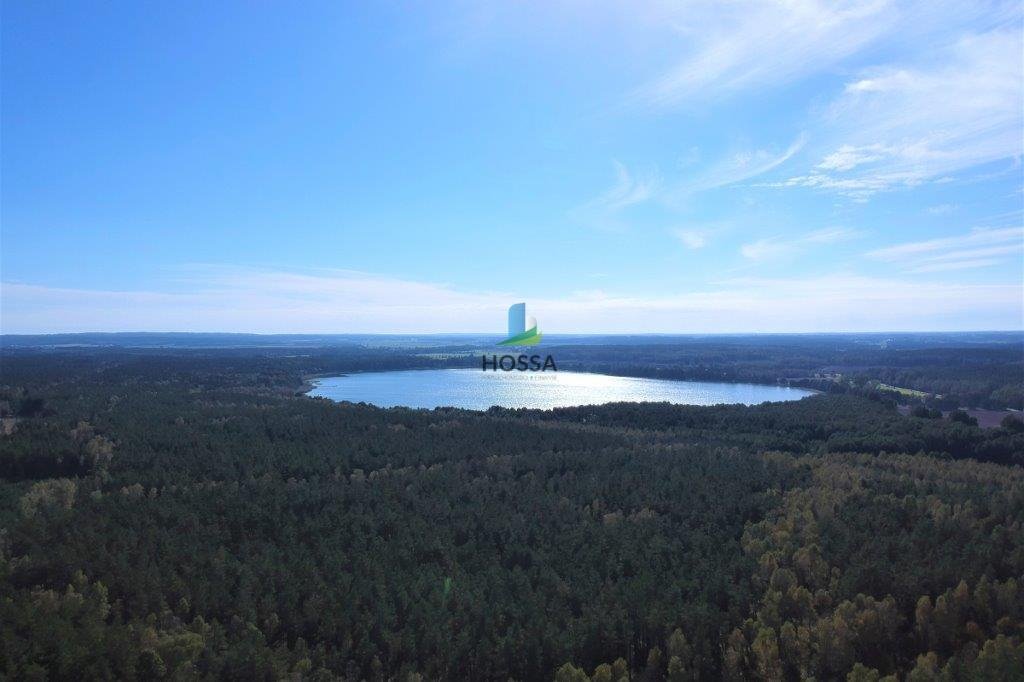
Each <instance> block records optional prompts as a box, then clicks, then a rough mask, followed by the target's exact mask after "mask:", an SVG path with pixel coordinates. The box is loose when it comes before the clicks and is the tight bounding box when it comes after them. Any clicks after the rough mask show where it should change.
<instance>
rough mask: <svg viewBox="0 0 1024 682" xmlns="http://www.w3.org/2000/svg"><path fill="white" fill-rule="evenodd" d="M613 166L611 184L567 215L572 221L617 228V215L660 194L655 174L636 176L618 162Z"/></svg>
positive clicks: (619, 224)
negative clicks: (613, 177) (613, 175)
mask: <svg viewBox="0 0 1024 682" xmlns="http://www.w3.org/2000/svg"><path fill="white" fill-rule="evenodd" d="M613 163H614V165H615V184H614V185H612V187H611V188H609V189H608V190H606V191H605V192H604V193H602V194H601V195H600V196H598V197H597V198H596V199H593V200H592V201H588V202H587V203H585V204H583V205H581V206H577V207H576V208H574V209H572V211H570V215H571V216H572V217H573V218H574V219H576V220H578V221H579V222H582V223H586V224H589V225H591V226H594V227H600V228H605V229H609V228H611V229H616V228H619V227H621V226H622V225H621V223H620V221H619V213H620V212H621V211H623V210H625V209H627V208H629V207H630V206H634V205H636V204H641V203H643V202H645V201H647V200H649V199H651V198H652V197H653V196H655V194H656V193H657V192H658V191H659V190H660V188H661V186H662V182H661V178H660V177H659V176H658V174H657V173H648V174H646V175H640V176H638V175H635V174H633V173H630V171H629V169H628V168H626V166H625V165H624V164H622V163H621V162H619V161H614V162H613Z"/></svg>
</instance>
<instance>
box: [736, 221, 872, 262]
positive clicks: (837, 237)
mask: <svg viewBox="0 0 1024 682" xmlns="http://www.w3.org/2000/svg"><path fill="white" fill-rule="evenodd" d="M861 234H862V233H861V232H860V231H859V230H853V229H850V228H846V227H826V228H823V229H820V230H814V231H813V232H807V233H804V234H801V235H798V236H796V237H792V238H782V237H768V238H765V239H758V240H757V241H753V242H749V243H747V244H742V245H741V246H740V255H742V256H743V257H744V258H746V259H748V260H753V261H764V260H770V259H775V258H780V257H782V256H792V255H794V254H797V253H799V252H801V251H804V250H806V249H808V248H810V247H812V246H815V245H825V244H835V243H837V242H843V241H847V240H850V239H854V238H856V237H859V236H861Z"/></svg>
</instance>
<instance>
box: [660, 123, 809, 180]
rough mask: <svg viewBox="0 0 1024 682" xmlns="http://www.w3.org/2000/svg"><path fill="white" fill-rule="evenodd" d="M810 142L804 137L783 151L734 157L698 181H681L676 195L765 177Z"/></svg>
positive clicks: (762, 150)
mask: <svg viewBox="0 0 1024 682" xmlns="http://www.w3.org/2000/svg"><path fill="white" fill-rule="evenodd" d="M806 143H807V136H806V135H804V134H800V135H799V136H797V138H796V139H795V140H793V142H791V143H790V145H789V146H788V147H787V148H786V149H785V150H784V151H782V152H772V151H770V150H768V149H756V150H752V151H742V152H738V153H735V154H732V155H731V156H728V157H726V158H724V159H723V160H721V161H719V162H718V163H716V164H715V165H713V166H712V167H711V168H710V169H708V170H706V171H705V172H703V173H702V174H700V175H699V176H698V177H697V178H696V179H694V180H691V181H683V182H681V183H680V184H679V185H678V187H677V188H676V189H675V193H676V194H685V193H692V192H701V191H705V190H709V189H715V188H718V187H727V186H729V185H735V184H737V183H740V182H744V181H746V180H750V179H752V178H756V177H758V176H760V175H764V174H765V173H767V172H769V171H771V170H773V169H775V168H778V167H779V166H781V165H782V164H784V163H785V162H787V161H789V160H790V159H791V158H793V156H794V155H795V154H796V153H797V152H799V151H800V150H801V149H802V148H803V146H804V145H805V144H806Z"/></svg>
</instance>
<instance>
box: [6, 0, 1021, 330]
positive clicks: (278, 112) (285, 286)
mask: <svg viewBox="0 0 1024 682" xmlns="http://www.w3.org/2000/svg"><path fill="white" fill-rule="evenodd" d="M2 30H3V36H2V38H3V42H2V50H3V55H2V58H3V61H2V86H3V93H2V120H0V124H2V150H0V155H2V232H0V267H2V272H0V279H2V282H3V284H2V289H0V303H2V307H0V313H2V316H0V329H2V331H3V332H4V333H39V332H66V331H138V330H148V331H245V332H274V333H286V332H394V333H404V332H419V333H423V332H461V331H465V332H490V331H493V332H496V333H500V332H502V331H503V329H504V323H505V309H506V308H507V306H508V305H509V304H510V303H512V302H515V301H520V300H525V301H527V305H528V308H529V313H530V314H531V315H535V316H536V317H537V319H538V320H539V322H540V328H541V330H542V331H543V332H545V333H559V332H593V333H599V332H632V333H638V332H658V333H671V332H679V333H689V332H697V333H701V332H784V331H799V332H808V331H854V330H874V331H884V330H892V331H899V330H961V329H964V330H966V329H1021V328H1022V327H1024V312H1022V305H1024V303H1022V301H1024V286H1022V282H1024V230H1022V219H1024V216H1022V207H1024V171H1022V165H1021V156H1022V152H1024V148H1022V145H1024V142H1022V140H1024V132H1022V131H1024V121H1022V107H1021V102H1022V84H1024V56H1022V55H1024V47H1022V14H1021V6H1020V3H1019V2H1005V3H1000V2H994V3H977V4H972V3H965V2H948V3H945V2H921V3H914V2H900V3H894V2H893V3H890V2H884V1H882V0H879V1H875V2H865V3H849V4H847V3H842V2H839V3H835V2H821V3H816V2H787V3H778V4H776V3H769V2H729V3H719V2H691V3H678V4H677V3H660V2H655V3H643V4H639V3H583V2H578V3H577V2H569V3H562V2H551V1H548V2H542V3H493V4H489V3H478V2H472V3H469V2H467V3H446V4H442V3H432V2H423V3H394V4H384V3H333V2H332V3H326V2H325V3H230V2H221V3H194V4H193V3H173V4H172V3H117V2H114V3H28V2H21V3H13V2H12V3H5V5H4V7H3V24H2Z"/></svg>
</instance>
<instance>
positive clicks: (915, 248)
mask: <svg viewBox="0 0 1024 682" xmlns="http://www.w3.org/2000/svg"><path fill="white" fill-rule="evenodd" d="M866 255H867V257H868V258H872V259H875V260H881V261H886V262H889V263H895V264H897V265H900V266H902V267H903V268H904V269H905V271H906V272H911V273H923V272H945V271H952V270H967V269H972V268H981V267H988V266H990V265H996V264H998V263H1001V262H1003V261H1004V260H1005V257H1006V256H1010V255H1017V257H1018V258H1019V257H1020V256H1021V255H1024V229H1022V228H1019V227H1009V228H1001V229H986V228H975V229H974V230H972V231H971V232H969V233H967V234H964V235H958V236H955V237H941V238H938V239H927V240H924V241H917V242H908V243H905V244H897V245H895V246H887V247H885V248H881V249H875V250H873V251H869V252H868V253H867V254H866Z"/></svg>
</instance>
